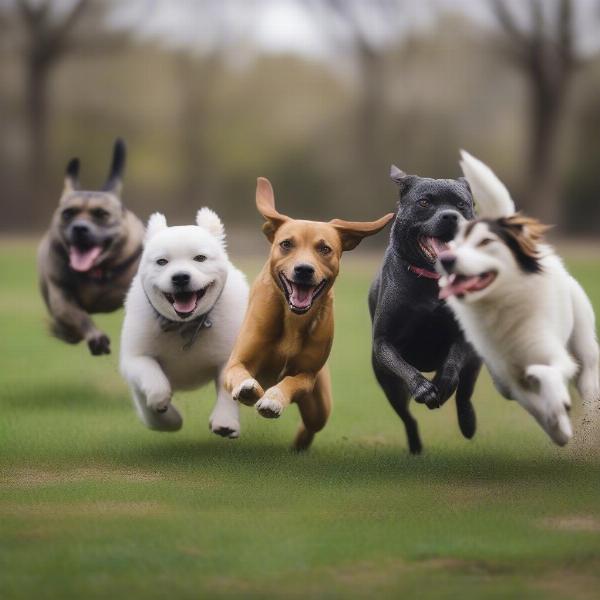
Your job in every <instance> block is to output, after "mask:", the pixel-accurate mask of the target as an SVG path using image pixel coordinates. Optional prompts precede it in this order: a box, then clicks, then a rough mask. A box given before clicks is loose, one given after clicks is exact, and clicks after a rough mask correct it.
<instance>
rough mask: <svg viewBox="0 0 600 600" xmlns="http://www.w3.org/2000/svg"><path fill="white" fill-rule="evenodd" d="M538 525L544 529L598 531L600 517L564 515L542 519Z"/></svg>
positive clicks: (599, 529)
mask: <svg viewBox="0 0 600 600" xmlns="http://www.w3.org/2000/svg"><path fill="white" fill-rule="evenodd" d="M540 525H541V526H542V527H544V528H546V529H557V530H559V531H589V532H593V533H598V532H600V518H598V517H594V516H592V515H564V516H561V517H548V518H546V519H542V520H541V522H540Z"/></svg>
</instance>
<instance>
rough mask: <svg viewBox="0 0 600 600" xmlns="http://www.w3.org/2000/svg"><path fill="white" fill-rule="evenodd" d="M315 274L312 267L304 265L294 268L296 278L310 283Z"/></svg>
mask: <svg viewBox="0 0 600 600" xmlns="http://www.w3.org/2000/svg"><path fill="white" fill-rule="evenodd" d="M314 274H315V268H314V267H313V266H312V265H307V264H306V263H302V264H299V265H296V266H295V267H294V276H295V278H296V279H300V280H304V281H310V280H311V279H312V277H313V275H314Z"/></svg>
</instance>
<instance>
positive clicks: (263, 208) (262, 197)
mask: <svg viewBox="0 0 600 600" xmlns="http://www.w3.org/2000/svg"><path fill="white" fill-rule="evenodd" d="M256 208H257V209H258V212H259V213H260V214H261V215H262V216H263V217H264V218H265V219H266V220H267V222H266V223H265V224H264V225H263V227H262V230H263V233H264V234H265V235H266V236H267V239H268V240H269V241H270V242H272V241H273V238H274V237H275V232H276V231H277V230H278V229H279V227H281V225H282V224H283V223H284V222H285V221H287V220H288V218H289V217H286V216H285V215H282V214H281V213H279V212H277V210H276V209H275V194H274V192H273V186H272V185H271V182H270V181H269V180H268V179H267V178H266V177H259V178H258V179H257V180H256Z"/></svg>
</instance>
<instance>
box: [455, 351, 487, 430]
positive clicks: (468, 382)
mask: <svg viewBox="0 0 600 600" xmlns="http://www.w3.org/2000/svg"><path fill="white" fill-rule="evenodd" d="M480 370H481V361H480V360H479V358H478V357H477V356H475V355H474V354H473V355H472V356H471V359H470V360H468V361H467V363H466V364H465V366H464V367H463V368H462V370H461V372H460V375H459V379H458V387H457V388H456V415H457V417H458V426H459V427H460V431H461V433H462V434H463V436H464V437H466V438H467V439H468V440H470V439H471V438H472V437H473V436H474V435H475V430H476V428H477V419H476V417H475V409H474V408H473V404H471V396H472V395H473V390H474V389H475V382H476V381H477V377H478V376H479V371H480Z"/></svg>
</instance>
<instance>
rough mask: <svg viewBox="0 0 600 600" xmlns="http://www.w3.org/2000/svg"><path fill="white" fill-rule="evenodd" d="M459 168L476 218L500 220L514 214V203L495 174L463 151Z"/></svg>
mask: <svg viewBox="0 0 600 600" xmlns="http://www.w3.org/2000/svg"><path fill="white" fill-rule="evenodd" d="M460 158H461V160H460V167H461V169H462V172H463V174H464V176H465V177H466V179H467V182H468V183H469V186H470V188H471V192H472V193H473V199H474V200H475V203H476V204H477V216H478V217H482V218H485V219H500V218H501V217H509V216H510V215H512V214H514V213H515V203H514V202H513V200H512V198H511V197H510V193H509V191H508V190H507V189H506V186H505V185H504V184H503V183H502V182H501V181H500V180H499V179H498V177H497V176H496V175H495V173H494V172H493V171H492V170H491V169H490V168H489V167H488V166H487V165H486V164H484V163H482V162H481V161H480V160H478V159H477V158H475V157H474V156H471V155H470V154H469V153H468V152H466V151H465V150H461V151H460Z"/></svg>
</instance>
